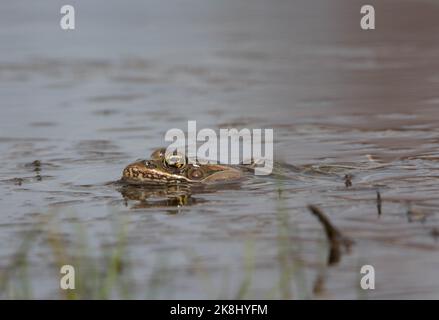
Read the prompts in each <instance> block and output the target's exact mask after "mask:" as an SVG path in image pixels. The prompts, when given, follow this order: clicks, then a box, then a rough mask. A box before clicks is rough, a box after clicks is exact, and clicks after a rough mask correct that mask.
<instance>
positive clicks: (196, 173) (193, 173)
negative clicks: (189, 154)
mask: <svg viewBox="0 0 439 320" xmlns="http://www.w3.org/2000/svg"><path fill="white" fill-rule="evenodd" d="M187 175H188V178H189V179H192V180H200V179H203V178H204V172H203V170H201V169H199V168H193V169H191V170H189V171H188V173H187Z"/></svg>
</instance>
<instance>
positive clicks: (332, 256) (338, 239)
mask: <svg viewBox="0 0 439 320" xmlns="http://www.w3.org/2000/svg"><path fill="white" fill-rule="evenodd" d="M308 209H309V210H310V211H311V213H312V214H313V215H315V216H316V217H317V219H319V221H320V223H321V224H322V225H323V228H324V229H325V234H326V238H327V239H328V242H329V246H330V247H329V248H330V251H329V258H328V264H329V265H331V264H335V263H337V262H339V261H340V258H341V246H344V247H345V248H346V250H347V251H349V249H350V247H351V245H352V244H353V243H354V241H353V240H352V239H350V238H348V237H345V236H344V235H343V234H342V233H341V232H340V231H339V230H338V229H337V228H336V227H335V226H334V225H332V223H331V221H329V219H328V217H327V216H326V215H325V214H324V213H323V212H322V210H320V209H319V208H318V207H317V206H314V205H309V206H308Z"/></svg>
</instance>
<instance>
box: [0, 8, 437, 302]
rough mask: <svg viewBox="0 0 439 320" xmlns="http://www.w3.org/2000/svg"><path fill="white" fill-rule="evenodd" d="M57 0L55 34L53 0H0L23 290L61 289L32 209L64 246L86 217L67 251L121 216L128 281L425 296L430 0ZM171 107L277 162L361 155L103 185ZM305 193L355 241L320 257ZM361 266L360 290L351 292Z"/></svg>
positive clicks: (4, 243) (1, 146) (271, 294)
mask: <svg viewBox="0 0 439 320" xmlns="http://www.w3.org/2000/svg"><path fill="white" fill-rule="evenodd" d="M71 2H72V4H73V5H76V10H77V15H78V17H77V21H76V24H77V29H76V30H75V31H73V32H63V31H61V30H60V29H59V27H58V15H57V12H58V11H59V8H58V7H59V3H58V2H57V1H45V3H44V4H38V5H37V4H34V3H33V2H31V1H22V2H17V3H15V2H14V3H13V2H8V3H7V4H6V3H5V4H3V5H2V10H1V12H0V30H1V31H0V39H1V41H0V97H1V108H0V162H1V166H0V203H1V210H0V270H2V271H4V270H7V269H8V266H9V267H10V265H11V261H14V257H16V254H17V251H19V250H20V246H21V245H22V243H23V241H24V239H25V238H26V234H28V233H29V232H34V233H35V234H36V236H35V238H33V240H32V243H31V245H30V249H29V250H28V252H27V265H28V270H27V274H28V278H29V281H28V282H29V283H30V286H31V291H32V295H31V297H33V298H59V297H63V295H62V293H61V292H60V290H59V287H58V281H59V274H58V271H57V264H56V261H55V260H56V259H55V258H54V257H53V254H51V252H52V251H53V250H52V249H51V247H50V241H49V240H48V237H47V233H48V229H50V228H49V227H48V225H50V223H49V224H48V223H46V222H45V221H46V220H45V219H46V218H47V216H48V215H49V216H51V217H52V219H55V220H56V221H58V222H57V224H56V226H57V232H58V233H60V234H61V235H62V237H63V239H65V242H64V246H65V250H67V251H69V250H70V251H71V250H73V251H75V250H76V248H77V247H78V246H79V244H78V242H80V241H79V240H78V232H77V229H78V225H79V226H80V228H81V229H83V230H85V232H86V233H87V245H88V247H89V250H88V251H87V252H86V253H83V254H82V260H83V261H94V260H93V259H95V258H96V259H99V257H101V256H102V254H105V252H106V250H107V249H108V248H112V247H114V246H115V243H116V240H115V239H116V238H117V237H116V235H115V233H116V232H115V229H114V227H113V224H114V222H115V221H116V222H117V223H123V224H124V226H125V232H126V234H127V236H126V239H125V244H126V248H125V250H126V252H127V255H128V256H129V261H130V264H129V266H130V267H129V270H130V271H129V272H130V273H131V275H130V276H131V278H130V282H129V284H130V289H129V290H128V291H129V294H128V296H129V297H134V298H144V297H150V298H217V297H221V298H234V297H243V298H333V299H342V298H354V299H356V298H371V299H380V298H392V299H394V298H416V299H418V298H439V280H438V279H439V278H438V277H437V271H438V266H439V255H438V249H439V242H438V239H437V237H438V236H437V234H438V231H437V230H438V228H439V225H438V208H439V199H438V196H437V195H438V192H439V182H438V181H439V179H438V170H439V162H438V159H439V152H438V146H439V130H438V123H439V112H438V107H439V95H438V87H439V60H438V59H437V57H438V54H439V42H438V37H437V35H438V34H439V33H438V31H439V20H438V19H437V16H438V15H439V5H438V4H437V3H435V1H407V0H404V1H400V0H398V1H369V3H370V4H373V5H375V9H376V11H377V30H375V31H369V32H366V31H362V30H360V28H359V17H360V15H359V11H360V9H359V8H360V6H361V5H362V4H363V3H361V2H360V1H347V0H346V1H342V0H337V1H330V2H329V1H312V2H311V1H291V2H288V1H263V0H257V1H253V0H252V1H250V0H239V1H236V0H233V1H232V0H230V1H221V2H218V3H215V4H214V3H210V4H208V3H206V2H204V1H196V0H187V1H186V0H184V1H169V2H166V4H165V3H164V2H161V1H147V2H144V3H142V4H139V3H138V2H135V1H126V2H124V3H123V4H122V3H121V2H116V1H105V2H104V1H94V2H93V3H87V4H86V3H83V2H81V3H80V2H79V1H71ZM109 2H110V4H111V5H109V4H108V3H109ZM104 3H105V4H106V5H105V6H103V4H104ZM188 120H197V124H198V127H199V128H204V127H209V128H214V129H218V128H225V127H231V126H232V127H237V128H243V127H248V128H274V130H275V143H274V149H275V161H276V162H277V163H281V164H293V165H307V166H310V165H315V166H321V165H338V164H350V165H354V166H355V165H358V166H359V167H363V169H361V170H360V169H358V170H349V169H346V170H345V171H342V172H338V173H337V174H331V175H324V174H322V175H318V174H311V175H295V174H290V175H287V177H286V178H284V179H275V178H273V177H249V179H247V180H246V181H244V182H242V183H241V184H239V185H233V186H228V187H224V188H213V189H209V190H196V191H191V190H189V191H188V190H184V188H183V189H178V190H173V189H172V188H171V189H166V188H165V189H161V190H153V191H151V190H149V191H148V192H147V194H146V195H147V196H148V198H147V200H145V194H144V193H142V191H139V190H130V189H128V190H126V189H120V188H118V186H116V185H114V184H112V182H114V181H116V180H117V179H118V178H119V177H120V174H121V171H122V169H123V167H124V166H125V165H126V164H128V163H129V162H131V161H133V160H135V159H137V158H144V157H146V156H147V155H148V154H149V153H150V152H151V151H152V150H153V149H154V148H156V147H158V146H163V145H164V142H163V137H164V133H165V132H166V131H167V130H168V129H170V128H181V129H185V128H186V126H187V121H188ZM371 163H373V164H384V166H382V167H378V168H370V167H368V165H370V164H371ZM345 174H352V179H351V180H352V186H351V187H349V188H347V187H346V186H345V181H344V175H345ZM377 190H379V192H380V194H381V198H382V206H381V214H378V209H377V202H376V197H377V196H376V191H377ZM308 204H315V205H318V206H319V207H320V208H321V209H323V211H324V212H325V213H326V214H327V215H328V216H329V217H330V219H331V221H332V222H333V223H334V225H336V226H337V227H338V228H339V229H340V230H341V231H342V232H343V233H344V234H345V235H346V236H349V237H350V238H352V239H354V241H355V245H354V246H353V247H352V248H351V251H350V253H349V254H343V255H342V257H341V259H340V261H339V262H338V263H336V264H332V265H328V263H327V256H328V246H327V242H326V239H325V234H324V232H323V229H322V226H321V225H320V224H319V222H318V221H317V220H316V219H315V217H313V216H312V215H311V214H310V213H309V212H308V210H307V205H308ZM120 221H122V222H120ZM435 235H436V236H435ZM79 238H80V237H79ZM364 264H370V265H372V266H374V267H375V272H376V289H375V290H374V291H367V292H366V291H363V290H361V289H359V278H360V272H359V271H360V267H361V266H362V265H364ZM126 269H128V268H126ZM87 270H88V269H87V268H85V269H81V272H82V273H81V272H80V273H79V274H77V276H78V277H83V278H84V279H90V276H86V275H84V273H83V272H87ZM6 274H7V275H8V277H9V282H10V284H9V287H11V286H12V287H14V285H15V286H19V284H20V283H21V282H22V280H23V278H22V277H20V275H19V274H18V275H17V274H9V273H6ZM91 278H93V277H91ZM3 281H4V280H3ZM2 288H3V292H2V293H1V294H2V296H3V297H8V296H13V294H11V289H10V288H9V290H7V289H4V287H2ZM113 296H114V297H118V296H120V295H119V294H118V293H117V292H116V293H114V295H113Z"/></svg>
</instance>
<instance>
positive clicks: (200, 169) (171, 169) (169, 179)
mask: <svg viewBox="0 0 439 320" xmlns="http://www.w3.org/2000/svg"><path fill="white" fill-rule="evenodd" d="M242 177H243V172H242V171H241V170H240V169H239V168H235V167H232V166H227V165H220V164H200V163H194V164H192V163H187V159H184V158H181V156H180V157H178V155H171V156H166V155H165V149H164V148H161V149H157V150H155V151H154V152H153V153H152V154H151V156H150V159H149V160H138V161H136V162H134V163H131V164H129V165H128V166H127V167H126V168H125V169H124V170H123V172H122V178H121V180H122V181H123V182H125V183H128V184H138V185H147V184H172V183H194V184H196V183H198V184H212V183H221V182H234V181H237V180H239V179H241V178H242Z"/></svg>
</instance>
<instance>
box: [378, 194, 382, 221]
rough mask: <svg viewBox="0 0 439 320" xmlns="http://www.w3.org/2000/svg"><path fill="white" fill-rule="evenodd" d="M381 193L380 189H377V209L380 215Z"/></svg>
mask: <svg viewBox="0 0 439 320" xmlns="http://www.w3.org/2000/svg"><path fill="white" fill-rule="evenodd" d="M381 203H382V201H381V193H380V190H377V210H378V215H379V216H380V215H381Z"/></svg>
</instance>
